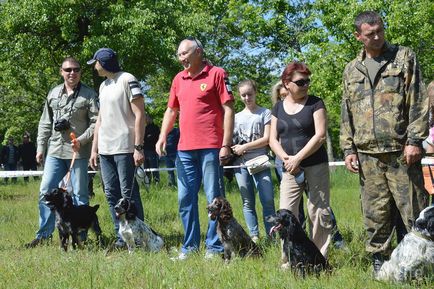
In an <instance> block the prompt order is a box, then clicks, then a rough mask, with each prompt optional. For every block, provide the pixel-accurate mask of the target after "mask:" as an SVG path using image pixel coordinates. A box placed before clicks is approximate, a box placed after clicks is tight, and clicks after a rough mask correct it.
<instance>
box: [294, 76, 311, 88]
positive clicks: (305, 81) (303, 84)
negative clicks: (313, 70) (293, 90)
mask: <svg viewBox="0 0 434 289" xmlns="http://www.w3.org/2000/svg"><path fill="white" fill-rule="evenodd" d="M291 82H292V83H295V84H296V85H297V86H299V87H306V86H309V84H310V79H309V78H306V79H299V80H297V81H291Z"/></svg>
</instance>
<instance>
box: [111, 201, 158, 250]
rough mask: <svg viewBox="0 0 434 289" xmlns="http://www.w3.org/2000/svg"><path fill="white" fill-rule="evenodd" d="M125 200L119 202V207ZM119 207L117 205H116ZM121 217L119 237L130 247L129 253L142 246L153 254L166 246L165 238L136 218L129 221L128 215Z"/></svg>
mask: <svg viewBox="0 0 434 289" xmlns="http://www.w3.org/2000/svg"><path fill="white" fill-rule="evenodd" d="M122 200H123V199H121V200H119V202H118V205H119V204H120V203H121V202H122ZM116 206H117V205H116ZM118 217H119V235H120V236H121V237H122V239H123V240H124V241H125V243H126V244H127V247H128V252H129V253H132V252H133V251H134V248H135V247H136V245H140V246H141V247H142V248H144V249H145V250H149V251H151V252H159V251H160V250H161V248H163V246H164V240H163V238H162V237H161V236H160V235H158V234H157V233H156V232H155V231H154V230H152V229H151V227H149V226H148V225H147V224H145V223H144V222H143V221H142V220H140V219H139V218H137V217H135V219H133V220H128V219H127V218H126V214H121V215H119V216H118Z"/></svg>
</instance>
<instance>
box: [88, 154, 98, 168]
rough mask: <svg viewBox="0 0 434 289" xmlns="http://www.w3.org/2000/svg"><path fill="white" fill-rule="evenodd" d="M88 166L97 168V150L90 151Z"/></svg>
mask: <svg viewBox="0 0 434 289" xmlns="http://www.w3.org/2000/svg"><path fill="white" fill-rule="evenodd" d="M89 164H90V167H91V168H92V169H93V170H94V171H97V170H98V152H95V151H92V153H91V154H90V159H89Z"/></svg>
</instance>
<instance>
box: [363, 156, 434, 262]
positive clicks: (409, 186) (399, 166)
mask: <svg viewBox="0 0 434 289" xmlns="http://www.w3.org/2000/svg"><path fill="white" fill-rule="evenodd" d="M358 158H359V176H360V186H361V193H362V195H361V197H362V210H363V218H364V224H365V228H366V230H367V233H368V240H367V242H366V251H367V252H369V253H381V254H383V255H386V256H388V255H390V251H391V239H392V235H393V232H394V227H395V223H396V222H395V221H394V220H395V219H396V218H395V215H394V212H395V213H396V210H395V208H394V206H395V204H396V208H397V209H398V210H397V211H398V212H399V213H400V214H401V217H402V220H403V221H404V224H405V227H406V229H407V231H409V230H410V229H411V224H412V223H413V222H414V221H415V219H416V218H417V217H418V215H419V213H420V211H421V210H422V209H423V208H425V207H426V206H427V205H428V193H427V192H426V191H425V188H424V183H423V174H422V166H421V164H420V162H417V163H416V164H413V165H411V166H407V165H406V164H405V163H403V161H402V159H403V154H402V152H392V153H384V154H364V153H359V154H358Z"/></svg>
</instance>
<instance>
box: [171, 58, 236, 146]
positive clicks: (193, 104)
mask: <svg viewBox="0 0 434 289" xmlns="http://www.w3.org/2000/svg"><path fill="white" fill-rule="evenodd" d="M233 100H234V98H233V95H232V92H231V89H230V86H229V81H228V77H227V74H226V72H225V71H224V70H223V69H222V68H220V67H216V66H211V65H208V64H207V65H206V66H205V67H204V69H203V70H202V72H201V73H199V74H198V75H197V76H195V77H194V78H191V77H190V76H189V75H188V73H187V71H185V70H183V71H181V72H179V73H178V74H177V75H176V76H175V78H174V79H173V82H172V87H171V89H170V97H169V102H168V107H170V108H177V109H179V129H180V139H179V144H178V150H196V149H207V148H220V147H221V146H222V141H223V115H224V111H223V107H222V104H224V103H226V102H228V101H233Z"/></svg>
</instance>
